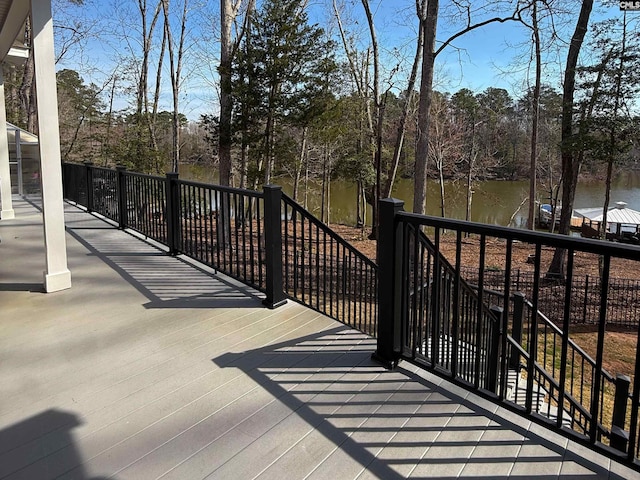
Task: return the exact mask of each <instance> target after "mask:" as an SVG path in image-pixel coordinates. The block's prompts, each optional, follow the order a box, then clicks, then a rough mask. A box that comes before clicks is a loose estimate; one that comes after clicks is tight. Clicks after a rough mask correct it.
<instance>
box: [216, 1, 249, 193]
mask: <svg viewBox="0 0 640 480" xmlns="http://www.w3.org/2000/svg"><path fill="white" fill-rule="evenodd" d="M242 3H243V1H242V0H220V29H221V32H220V66H219V67H218V74H219V75H220V133H219V136H220V138H219V141H218V159H219V162H220V163H219V169H220V170H219V173H220V175H219V176H220V178H219V181H220V184H221V185H230V184H231V167H232V161H231V144H232V138H231V114H232V111H233V92H232V82H231V74H232V66H233V58H234V56H235V52H236V50H237V49H238V46H239V45H240V41H241V39H242V36H243V34H244V32H245V31H246V29H247V25H248V22H249V21H250V18H251V15H252V14H253V11H254V10H255V0H249V1H248V4H247V9H246V11H245V16H244V22H243V27H242V28H241V29H240V30H239V31H238V33H237V35H236V37H235V38H234V37H233V25H234V22H235V20H236V18H237V16H238V14H239V12H240V7H241V6H242ZM243 155H245V152H244V149H243ZM242 175H244V172H243V173H242ZM242 183H244V177H243V178H242V179H241V184H242Z"/></svg>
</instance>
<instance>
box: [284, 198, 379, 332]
mask: <svg viewBox="0 0 640 480" xmlns="http://www.w3.org/2000/svg"><path fill="white" fill-rule="evenodd" d="M282 203H283V215H282V218H283V223H282V227H283V228H282V237H283V246H284V251H283V274H284V277H283V281H284V289H285V292H286V293H287V295H289V296H290V297H291V298H294V299H296V300H298V301H300V302H302V303H304V304H305V305H309V306H310V307H312V308H314V309H316V310H318V311H320V312H322V313H324V314H326V315H329V316H330V317H333V318H340V319H341V321H343V322H344V323H346V324H347V325H350V326H352V327H354V328H357V329H358V330H361V331H363V332H365V333H368V334H370V335H373V336H375V334H376V333H377V323H376V319H377V302H376V292H377V281H378V277H377V267H376V265H375V263H374V262H372V261H371V260H369V259H368V258H367V257H365V256H364V255H363V254H362V253H360V252H359V251H358V250H356V249H355V248H354V247H353V246H352V245H350V244H349V243H347V242H346V241H345V240H344V239H342V238H341V237H340V236H339V235H337V234H336V233H335V232H334V231H332V230H331V229H330V228H329V227H327V226H326V225H325V224H324V223H322V222H321V221H320V220H318V219H317V218H316V217H314V216H313V215H312V214H311V213H309V212H308V211H306V210H305V209H304V208H303V207H301V206H300V205H298V204H297V203H296V202H295V201H294V200H292V199H291V198H289V197H288V196H287V195H283V196H282Z"/></svg>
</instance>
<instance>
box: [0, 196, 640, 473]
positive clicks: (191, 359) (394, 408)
mask: <svg viewBox="0 0 640 480" xmlns="http://www.w3.org/2000/svg"><path fill="white" fill-rule="evenodd" d="M15 209H16V219H15V220H5V221H1V222H0V238H1V239H2V240H1V243H0V259H1V260H0V306H1V310H0V311H1V312H2V315H1V319H0V386H1V387H0V388H1V390H0V479H30V480H32V479H49V478H64V479H71V478H75V479H104V478H116V479H155V478H173V479H201V478H207V479H238V480H240V479H242V480H244V479H253V478H260V479H270V478H274V479H278V480H284V479H287V480H289V479H306V478H309V479H311V478H314V479H331V480H342V479H361V480H364V479H372V478H382V479H391V480H393V479H399V478H407V477H410V478H427V477H429V478H444V479H449V478H451V479H453V478H482V477H492V478H493V479H499V478H521V479H524V478H537V479H552V478H553V479H555V478H566V479H569V478H571V479H592V478H603V479H606V478H611V479H632V478H640V474H638V473H637V472H634V471H631V470H629V469H627V468H625V467H623V466H621V465H619V464H617V463H616V462H613V461H610V460H609V459H607V458H605V457H602V456H599V455H597V454H594V453H592V452H590V451H589V450H587V449H585V448H583V447H581V446H579V445H577V444H575V443H573V442H571V441H568V440H567V439H565V438H562V437H559V436H557V435H555V434H553V433H551V432H549V431H547V430H546V429H544V428H542V427H539V426H537V425H535V424H532V423H530V422H529V421H527V420H525V419H523V418H520V417H518V416H516V415H514V414H512V413H509V412H508V411H506V410H503V409H502V408H499V407H497V406H495V405H493V404H491V403H489V402H486V401H484V400H482V399H479V398H477V397H476V396H474V395H472V394H469V393H467V392H465V391H463V390H461V389H458V388H456V387H454V386H452V385H450V384H449V383H448V382H445V381H442V380H440V379H438V378H436V377H433V376H431V375H427V374H425V373H422V372H420V371H418V370H416V369H415V368H414V367H412V366H410V365H407V364H404V363H403V364H401V366H400V368H398V369H397V370H396V371H393V372H389V371H385V370H383V369H382V368H381V367H380V366H378V365H377V364H375V363H373V362H372V361H371V360H370V356H371V353H372V351H373V349H374V345H375V342H374V340H372V339H371V338H369V337H367V336H365V335H363V334H361V333H358V332H356V331H353V330H350V329H349V328H346V327H344V326H342V325H341V324H338V323H336V322H334V321H333V320H331V319H329V318H327V317H324V316H323V315H320V314H318V313H316V312H314V311H312V310H309V309H307V308H304V307H302V306H300V305H298V304H296V303H293V302H289V303H288V304H287V305H286V306H284V307H281V308H279V309H277V310H268V309H266V308H264V307H262V305H261V303H260V295H259V294H257V293H256V292H255V291H252V290H251V289H249V288H247V287H244V286H242V285H240V284H238V283H236V282H234V281H232V280H230V279H228V278H225V277H224V276H221V275H214V274H212V272H210V271H209V270H207V269H204V268H199V267H197V266H194V265H192V264H190V263H187V262H186V261H185V260H183V259H181V258H171V257H169V256H167V255H165V254H164V252H163V251H161V250H160V249H158V248H156V247H155V246H153V245H150V244H148V243H146V242H144V241H142V240H140V239H138V238H136V237H134V236H132V235H130V234H127V233H124V232H121V231H118V230H116V229H114V228H112V227H110V226H108V225H107V224H106V223H104V222H103V221H101V220H99V219H97V218H95V217H93V216H91V215H89V214H87V213H84V212H82V211H81V210H78V209H76V208H75V207H73V206H67V207H66V209H67V215H66V218H67V241H68V252H69V268H70V269H71V272H72V276H73V288H72V289H70V290H66V291H62V292H58V293H53V294H44V293H41V287H40V281H41V273H40V272H41V271H42V269H43V262H44V259H43V255H42V228H41V218H40V214H39V213H38V212H37V210H35V209H34V207H33V206H32V205H30V204H29V203H27V202H24V201H21V200H18V199H16V204H15Z"/></svg>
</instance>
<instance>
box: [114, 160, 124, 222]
mask: <svg viewBox="0 0 640 480" xmlns="http://www.w3.org/2000/svg"><path fill="white" fill-rule="evenodd" d="M126 170H127V168H126V167H123V166H122V165H118V166H117V167H116V172H117V175H118V182H117V188H118V228H119V229H120V230H124V229H125V228H127V188H126V183H125V175H124V174H125V172H126Z"/></svg>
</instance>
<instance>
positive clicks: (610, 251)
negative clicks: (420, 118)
mask: <svg viewBox="0 0 640 480" xmlns="http://www.w3.org/2000/svg"><path fill="white" fill-rule="evenodd" d="M398 217H399V219H401V220H402V221H405V222H408V223H412V224H414V225H427V226H431V227H439V228H444V229H450V230H461V231H463V232H469V233H475V234H478V235H482V234H484V235H487V236H490V237H505V238H510V239H512V240H519V241H521V242H526V243H539V244H542V245H546V246H549V247H558V248H566V249H573V250H580V251H584V252H588V253H595V254H599V255H602V254H607V255H610V256H612V257H620V258H625V259H629V260H640V247H637V246H634V245H627V244H620V243H614V242H610V241H606V240H596V239H588V238H580V237H569V236H567V235H560V234H557V233H547V232H532V231H530V230H522V229H518V228H511V227H503V226H501V225H487V224H484V223H477V222H467V221H465V220H456V219H450V218H442V217H434V216H431V215H419V214H416V213H411V212H400V213H399V214H398Z"/></svg>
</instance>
